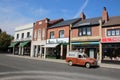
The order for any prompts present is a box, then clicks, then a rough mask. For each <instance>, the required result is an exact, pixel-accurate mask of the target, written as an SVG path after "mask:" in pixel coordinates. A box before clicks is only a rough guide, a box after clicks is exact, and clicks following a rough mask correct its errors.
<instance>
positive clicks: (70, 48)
mask: <svg viewBox="0 0 120 80" xmlns="http://www.w3.org/2000/svg"><path fill="white" fill-rule="evenodd" d="M71 27H72V24H70V30H69V31H70V37H69V43H70V47H69V51H71V50H72V42H71V38H72V30H71Z"/></svg>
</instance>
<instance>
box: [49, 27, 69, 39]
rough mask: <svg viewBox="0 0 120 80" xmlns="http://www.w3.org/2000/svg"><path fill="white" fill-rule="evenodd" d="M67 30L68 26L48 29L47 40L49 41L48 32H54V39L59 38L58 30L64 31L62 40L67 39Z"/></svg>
mask: <svg viewBox="0 0 120 80" xmlns="http://www.w3.org/2000/svg"><path fill="white" fill-rule="evenodd" d="M69 28H70V26H62V27H56V28H50V29H48V32H47V35H48V37H47V38H48V39H50V32H51V31H54V34H55V35H54V37H55V39H56V38H59V31H60V30H64V38H69Z"/></svg>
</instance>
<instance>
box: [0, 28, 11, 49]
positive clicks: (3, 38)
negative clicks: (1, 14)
mask: <svg viewBox="0 0 120 80" xmlns="http://www.w3.org/2000/svg"><path fill="white" fill-rule="evenodd" d="M12 39H13V37H12V36H11V35H9V34H7V33H6V32H5V31H4V32H2V30H1V29H0V51H7V49H8V46H9V45H10V43H11V40H12Z"/></svg>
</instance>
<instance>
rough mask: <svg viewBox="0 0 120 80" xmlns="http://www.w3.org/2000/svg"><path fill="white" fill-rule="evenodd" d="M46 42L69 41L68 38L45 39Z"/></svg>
mask: <svg viewBox="0 0 120 80" xmlns="http://www.w3.org/2000/svg"><path fill="white" fill-rule="evenodd" d="M47 43H49V44H56V43H69V38H57V39H47Z"/></svg>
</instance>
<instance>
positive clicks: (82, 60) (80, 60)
mask: <svg viewBox="0 0 120 80" xmlns="http://www.w3.org/2000/svg"><path fill="white" fill-rule="evenodd" d="M77 64H78V65H85V58H83V56H82V55H78V58H77Z"/></svg>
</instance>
